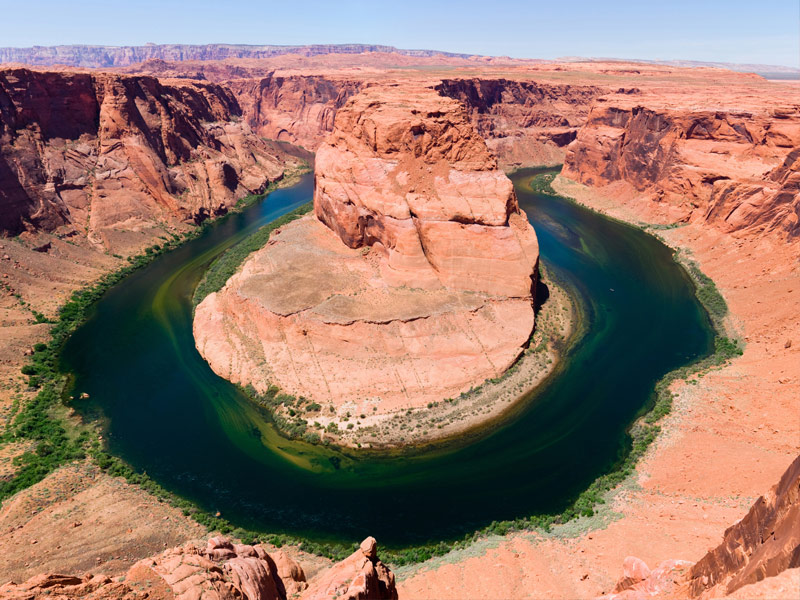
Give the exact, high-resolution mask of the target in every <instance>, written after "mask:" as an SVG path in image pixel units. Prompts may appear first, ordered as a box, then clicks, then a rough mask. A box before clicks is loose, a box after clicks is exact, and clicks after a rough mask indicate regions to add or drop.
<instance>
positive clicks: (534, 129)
mask: <svg viewBox="0 0 800 600" xmlns="http://www.w3.org/2000/svg"><path fill="white" fill-rule="evenodd" d="M436 89H437V90H438V91H439V93H440V94H442V95H443V96H447V97H450V98H455V99H456V100H459V101H461V102H463V103H464V104H465V106H466V107H467V110H468V111H469V114H470V119H471V120H472V123H473V124H474V125H475V128H476V129H477V130H478V132H479V133H480V134H481V135H482V136H483V137H484V138H485V139H486V143H487V144H488V146H489V148H491V150H492V151H493V152H494V153H495V154H496V155H497V156H498V158H499V160H500V162H501V164H502V165H503V166H504V167H520V166H538V165H543V164H561V163H562V162H564V155H565V147H566V146H567V144H569V143H570V142H571V141H572V140H574V139H575V136H576V134H577V131H578V128H579V127H581V126H582V125H583V124H584V123H585V122H586V117H587V115H588V114H589V108H590V107H591V105H592V103H593V102H594V100H595V98H597V97H598V96H600V95H601V94H605V93H607V91H608V90H605V89H602V88H599V87H595V86H589V85H552V84H545V83H538V82H535V81H515V80H510V79H491V78H477V77H475V78H472V79H443V80H442V81H441V83H440V84H439V85H437V86H436Z"/></svg>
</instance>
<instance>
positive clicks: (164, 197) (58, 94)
mask: <svg viewBox="0 0 800 600" xmlns="http://www.w3.org/2000/svg"><path fill="white" fill-rule="evenodd" d="M240 114H241V110H240V108H239V106H238V104H237V102H236V99H235V97H234V96H233V95H232V94H231V92H230V91H229V90H227V89H226V88H224V87H222V86H219V85H216V84H200V83H192V82H185V81H184V82H169V81H159V80H156V79H154V78H151V77H142V76H136V77H130V76H119V75H110V74H85V73H68V72H58V73H55V72H38V71H32V70H29V69H8V70H4V71H0V206H2V208H3V210H2V211H0V234H6V235H15V234H18V233H20V232H21V231H23V230H25V229H29V230H45V231H54V230H56V229H58V228H62V229H61V230H59V231H61V232H63V233H65V234H72V235H74V234H76V233H77V234H80V235H87V236H88V237H89V239H90V241H92V242H93V243H94V244H96V245H97V246H98V247H99V248H101V249H103V250H110V251H112V252H116V253H120V254H126V253H131V252H135V251H138V250H140V249H141V248H142V247H143V246H146V245H150V244H151V243H152V242H153V241H154V239H155V238H156V237H157V236H159V235H163V234H164V231H165V228H167V227H169V226H172V227H173V228H174V226H175V225H176V224H180V223H182V222H198V221H200V220H202V219H204V218H206V217H207V216H210V215H214V214H219V213H221V212H225V211H226V210H227V209H228V208H230V207H231V206H232V205H233V204H234V203H235V202H236V200H237V199H239V198H240V197H242V196H243V195H246V194H249V193H254V192H258V191H260V190H262V189H263V188H264V187H265V186H266V184H268V183H269V182H271V181H273V180H275V179H278V178H280V177H281V176H282V174H283V172H284V168H285V165H286V160H285V158H284V157H285V155H284V154H283V153H282V152H281V151H280V150H277V149H276V148H274V147H272V146H270V145H269V144H267V143H265V142H264V141H263V140H261V139H259V138H258V137H257V136H255V135H253V133H252V131H251V130H250V128H249V127H248V126H247V124H246V123H243V122H241V120H240V119H239V115H240ZM289 160H290V164H292V163H291V160H293V159H289Z"/></svg>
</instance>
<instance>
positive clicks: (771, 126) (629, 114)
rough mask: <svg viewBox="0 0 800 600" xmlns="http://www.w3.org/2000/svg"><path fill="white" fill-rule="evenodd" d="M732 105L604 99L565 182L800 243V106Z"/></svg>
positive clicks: (683, 217) (570, 159) (572, 149)
mask: <svg viewBox="0 0 800 600" xmlns="http://www.w3.org/2000/svg"><path fill="white" fill-rule="evenodd" d="M722 98H724V101H726V103H725V104H722V103H721V102H723V100H720V99H719V98H717V99H714V100H711V99H708V98H702V99H698V98H695V97H693V96H691V95H690V94H683V95H680V96H677V97H676V96H674V95H673V96H670V95H669V94H664V95H661V96H656V95H646V96H643V97H637V96H632V97H631V96H628V95H626V94H615V95H612V96H608V97H605V98H602V99H600V100H598V102H597V104H596V105H595V106H593V107H592V110H591V112H590V113H589V116H588V120H587V122H586V124H585V126H584V127H583V128H582V129H581V130H580V131H579V133H578V135H577V138H576V140H575V141H574V142H573V143H572V144H571V145H570V146H569V148H568V150H567V156H566V159H565V161H564V169H563V171H562V174H563V175H565V176H566V177H569V178H571V179H575V180H577V181H579V182H581V183H585V184H588V185H593V186H607V185H609V184H612V183H615V182H625V183H626V184H627V185H629V186H630V187H632V188H633V189H634V190H635V191H636V192H639V193H641V194H642V195H644V196H646V197H647V198H649V199H651V200H655V201H656V203H657V204H658V205H660V207H662V212H665V213H666V214H667V218H668V219H669V220H671V221H689V220H691V221H699V222H708V223H710V224H712V225H713V226H715V227H718V228H720V229H722V230H724V231H746V232H749V233H760V232H769V231H777V232H779V233H780V234H782V235H785V236H789V237H796V236H798V235H800V195H799V194H798V190H799V189H800V176H798V156H800V106H798V105H797V104H796V103H795V104H790V103H787V102H785V100H784V101H780V100H777V99H776V102H775V104H773V105H772V106H770V105H769V104H768V103H766V102H755V103H754V101H753V99H752V96H744V97H742V98H726V97H725V96H724V95H723V96H722ZM692 100H696V103H693V102H692ZM715 104H718V105H719V108H717V109H715V108H714V106H715ZM731 105H732V106H735V107H736V108H732V107H731ZM701 107H702V108H701Z"/></svg>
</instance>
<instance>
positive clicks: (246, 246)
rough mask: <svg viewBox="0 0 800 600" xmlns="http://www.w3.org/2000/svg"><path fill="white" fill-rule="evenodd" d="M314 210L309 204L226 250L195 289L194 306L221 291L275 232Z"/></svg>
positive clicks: (310, 203)
mask: <svg viewBox="0 0 800 600" xmlns="http://www.w3.org/2000/svg"><path fill="white" fill-rule="evenodd" d="M312 208H314V204H313V202H307V203H306V204H303V205H302V206H301V207H299V208H296V209H295V210H293V211H292V212H289V213H286V214H285V215H283V216H282V217H279V218H278V219H276V220H274V221H272V222H271V223H269V224H267V225H264V226H263V227H262V228H261V229H259V230H258V231H256V232H255V233H254V234H253V235H251V236H248V237H246V238H245V239H243V240H242V241H241V242H239V243H238V244H236V245H235V246H233V247H232V248H229V249H228V250H226V251H225V252H224V253H223V254H222V255H221V256H220V257H219V258H217V259H216V260H215V261H214V262H213V263H211V266H210V267H209V268H208V271H206V274H205V275H204V276H203V279H202V280H201V281H200V283H199V284H198V286H197V288H195V291H194V296H193V297H192V303H193V304H194V306H197V305H198V304H200V303H201V302H202V301H203V300H204V299H205V297H206V296H208V295H209V294H211V293H213V292H218V291H219V290H221V289H222V288H223V286H224V285H225V283H226V282H227V281H228V279H230V278H231V277H232V276H233V275H234V274H235V273H236V271H237V270H238V268H239V266H240V265H241V264H242V263H243V262H244V261H245V259H246V258H247V257H248V256H250V255H251V254H252V253H253V252H255V251H256V250H260V249H261V248H263V247H264V245H265V244H266V243H267V242H268V241H269V236H270V235H271V234H272V232H273V231H275V230H276V229H278V228H279V227H282V226H283V225H286V224H287V223H291V222H292V221H294V220H295V219H299V218H300V217H302V216H303V215H304V214H306V213H308V212H309V211H311V209H312Z"/></svg>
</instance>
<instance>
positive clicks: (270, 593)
mask: <svg viewBox="0 0 800 600" xmlns="http://www.w3.org/2000/svg"><path fill="white" fill-rule="evenodd" d="M278 556H279V558H278ZM275 558H277V559H278V560H279V561H280V566H276V561H275V559H274V558H273V556H270V555H269V554H268V553H267V552H266V550H264V548H262V547H261V546H258V545H256V546H248V545H245V544H234V543H233V542H231V541H230V540H229V539H227V538H223V537H216V538H211V539H210V540H208V542H207V544H205V546H203V545H198V544H194V543H189V544H186V545H185V546H182V547H178V548H172V549H170V550H167V551H165V552H164V553H162V554H160V555H158V556H155V557H153V558H147V559H144V560H142V561H139V562H138V563H136V564H135V565H133V567H131V568H130V569H129V570H128V572H127V573H126V574H125V577H124V578H121V579H119V580H117V581H112V580H111V579H109V578H107V577H104V576H102V575H95V576H91V575H87V576H85V577H83V578H81V577H74V576H68V575H50V574H43V575H37V576H35V577H32V578H31V579H29V580H28V581H27V582H26V583H23V584H14V583H8V584H6V585H4V586H2V587H0V597H3V598H8V599H9V600H23V599H25V600H27V599H29V598H39V597H42V596H44V595H46V596H47V597H48V598H53V599H55V600H58V599H62V598H63V599H68V598H91V599H94V600H100V599H106V598H108V599H123V598H124V599H127V600H139V599H142V600H143V599H144V598H159V599H164V600H166V599H175V600H190V599H194V598H208V599H214V600H234V599H236V600H240V599H242V598H244V599H246V600H286V599H287V598H292V597H294V596H295V594H297V593H299V592H301V591H302V590H304V589H305V588H306V587H307V584H306V582H305V575H304V574H303V570H302V569H301V568H300V566H299V565H298V564H297V563H295V562H294V561H293V560H292V559H291V558H289V557H288V556H287V555H286V554H285V553H283V552H280V551H278V552H276V553H275Z"/></svg>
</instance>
